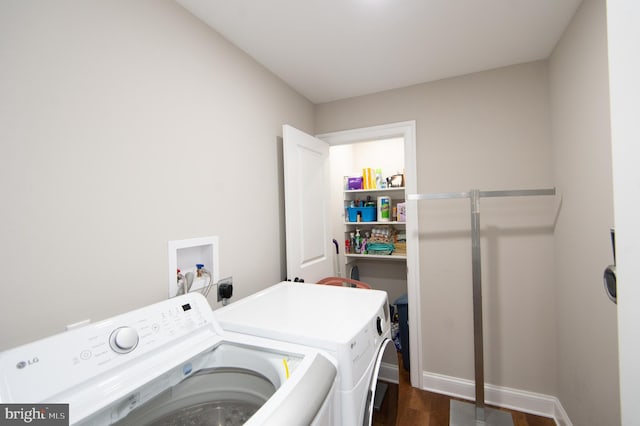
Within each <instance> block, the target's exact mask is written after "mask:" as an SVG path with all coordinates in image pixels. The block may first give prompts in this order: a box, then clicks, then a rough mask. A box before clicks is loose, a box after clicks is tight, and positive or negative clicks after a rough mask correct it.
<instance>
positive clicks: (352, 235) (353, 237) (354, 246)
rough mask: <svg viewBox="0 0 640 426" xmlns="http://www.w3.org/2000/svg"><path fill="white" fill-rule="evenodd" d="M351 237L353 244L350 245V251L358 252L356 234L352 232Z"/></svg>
mask: <svg viewBox="0 0 640 426" xmlns="http://www.w3.org/2000/svg"><path fill="white" fill-rule="evenodd" d="M350 237H351V245H350V247H349V248H350V250H351V251H350V253H355V252H356V237H355V234H354V233H353V232H351V233H350Z"/></svg>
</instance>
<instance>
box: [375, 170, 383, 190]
mask: <svg viewBox="0 0 640 426" xmlns="http://www.w3.org/2000/svg"><path fill="white" fill-rule="evenodd" d="M376 189H383V187H382V169H376Z"/></svg>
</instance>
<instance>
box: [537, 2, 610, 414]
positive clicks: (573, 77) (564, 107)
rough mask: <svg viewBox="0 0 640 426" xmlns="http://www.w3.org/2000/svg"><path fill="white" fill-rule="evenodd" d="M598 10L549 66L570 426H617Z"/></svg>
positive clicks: (603, 51)
mask: <svg viewBox="0 0 640 426" xmlns="http://www.w3.org/2000/svg"><path fill="white" fill-rule="evenodd" d="M606 31H607V30H606V10H605V2H604V1H602V0H585V1H584V2H583V4H582V6H581V7H580V9H579V10H578V12H577V14H576V15H575V17H574V18H573V21H572V22H571V24H570V26H569V27H568V28H567V30H566V32H565V34H564V36H563V37H562V39H561V41H560V42H559V44H558V46H557V47H556V49H555V51H554V53H553V55H552V56H551V59H550V65H549V70H550V73H549V75H550V83H551V85H550V88H551V90H550V93H551V112H552V129H553V148H554V149H553V158H554V174H555V179H554V180H555V182H556V185H557V186H558V190H559V191H560V192H561V193H562V194H563V200H562V209H561V212H560V215H559V217H558V224H557V227H556V231H555V251H556V274H555V281H556V287H557V330H558V343H557V348H558V356H557V358H558V397H559V399H560V401H561V402H562V404H563V406H564V408H565V410H566V411H567V413H568V414H569V417H570V418H571V420H572V421H573V423H574V424H575V425H581V426H582V425H594V426H595V425H605V424H606V425H616V424H620V413H619V382H618V351H617V333H616V331H617V322H616V307H615V305H614V304H612V303H611V302H609V300H608V298H607V297H606V296H605V293H604V289H603V286H602V272H603V270H604V267H605V266H606V265H609V264H611V263H612V262H613V256H612V252H611V241H610V238H609V227H611V226H613V192H612V185H613V183H612V171H611V136H610V122H609V87H608V68H607V67H608V62H607V59H608V58H607V32H606Z"/></svg>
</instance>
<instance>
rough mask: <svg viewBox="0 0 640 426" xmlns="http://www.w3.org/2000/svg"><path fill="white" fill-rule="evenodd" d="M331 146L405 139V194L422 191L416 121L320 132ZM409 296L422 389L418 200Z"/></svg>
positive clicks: (414, 374) (410, 232)
mask: <svg viewBox="0 0 640 426" xmlns="http://www.w3.org/2000/svg"><path fill="white" fill-rule="evenodd" d="M316 137H317V138H318V139H321V140H323V141H325V142H327V143H328V144H329V145H350V144H352V143H357V142H372V141H376V140H383V139H391V138H403V139H404V167H405V177H404V178H405V193H406V194H417V193H418V173H417V164H416V122H415V121H402V122H397V123H389V124H382V125H379V126H371V127H362V128H358V129H351V130H342V131H337V132H330V133H323V134H320V135H316ZM406 230H407V295H408V310H409V324H410V325H411V326H410V327H409V347H410V351H409V360H410V363H411V369H410V371H411V385H412V386H413V387H417V388H420V389H422V388H423V387H422V376H423V374H422V371H423V368H422V318H421V312H420V300H422V299H421V294H420V252H419V242H420V241H419V235H420V232H419V223H418V205H417V203H407V224H406Z"/></svg>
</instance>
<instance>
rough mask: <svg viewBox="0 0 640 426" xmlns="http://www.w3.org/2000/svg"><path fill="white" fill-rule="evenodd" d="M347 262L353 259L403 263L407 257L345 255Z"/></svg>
mask: <svg viewBox="0 0 640 426" xmlns="http://www.w3.org/2000/svg"><path fill="white" fill-rule="evenodd" d="M345 257H346V258H347V260H352V259H353V260H355V259H371V260H374V259H375V260H392V261H393V260H398V261H405V260H407V256H406V255H405V254H345Z"/></svg>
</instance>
